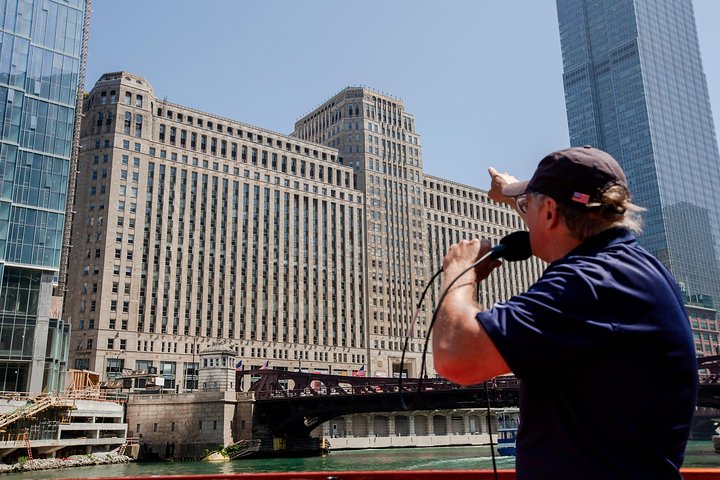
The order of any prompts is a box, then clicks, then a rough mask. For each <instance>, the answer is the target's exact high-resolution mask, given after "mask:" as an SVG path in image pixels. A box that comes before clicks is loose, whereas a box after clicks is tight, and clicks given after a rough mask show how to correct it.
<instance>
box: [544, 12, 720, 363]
mask: <svg viewBox="0 0 720 480" xmlns="http://www.w3.org/2000/svg"><path fill="white" fill-rule="evenodd" d="M557 9H558V19H559V24H560V40H561V45H562V56H563V68H564V73H563V82H564V86H565V101H566V106H567V115H568V125H569V130H570V143H571V144H572V145H584V144H591V145H593V146H597V147H599V148H601V149H603V150H607V151H608V152H610V153H611V154H612V155H613V156H614V157H615V158H616V159H617V160H618V161H619V162H620V164H621V165H622V167H623V168H624V169H625V172H626V174H627V176H628V181H629V186H630V190H631V192H632V193H633V196H634V197H633V198H634V203H636V204H638V205H640V206H642V207H645V208H647V211H646V212H645V213H644V219H645V227H644V233H643V235H642V236H641V237H640V242H641V243H642V244H643V245H644V246H645V247H646V248H647V249H648V250H649V251H650V252H652V253H653V254H654V255H655V256H657V257H658V258H659V259H660V260H661V261H662V262H663V263H664V264H665V265H666V266H667V267H668V268H669V269H670V270H671V272H672V273H673V275H674V276H675V278H676V279H677V280H678V282H679V284H680V287H681V289H682V290H683V293H684V294H685V297H686V303H687V304H688V305H689V306H692V307H699V308H701V309H704V310H703V311H707V309H711V310H715V311H717V308H718V304H719V302H720V266H719V265H718V261H719V260H720V218H719V216H718V209H717V208H716V207H715V206H716V205H718V204H719V202H720V193H718V189H717V185H718V184H720V169H719V168H718V166H719V165H720V155H719V154H718V145H717V139H716V137H715V131H714V127H713V120H712V116H711V112H710V101H709V96H708V89H707V82H706V80H705V74H704V73H703V68H702V62H701V59H700V48H699V44H698V37H697V32H696V27H695V18H694V14H693V7H692V1H691V0H557ZM691 311H692V309H691ZM705 322H706V319H705V320H703V321H701V323H705ZM710 322H712V325H709V324H707V323H705V325H706V328H703V327H702V325H693V326H694V328H696V330H695V339H696V346H697V347H698V352H707V353H717V346H718V337H717V333H713V331H715V332H716V331H717V323H716V320H711V321H710Z"/></svg>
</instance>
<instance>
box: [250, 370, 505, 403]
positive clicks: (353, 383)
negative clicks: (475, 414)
mask: <svg viewBox="0 0 720 480" xmlns="http://www.w3.org/2000/svg"><path fill="white" fill-rule="evenodd" d="M238 373H239V375H251V376H258V377H260V378H258V380H257V381H255V382H253V384H252V386H251V387H250V391H252V392H254V394H255V399H257V400H263V399H264V400H267V399H273V398H299V397H317V396H327V395H373V394H380V393H384V394H387V393H400V392H401V391H402V392H404V393H413V392H417V391H418V389H419V390H420V392H433V391H452V390H460V389H465V388H475V389H477V388H482V387H483V385H482V384H480V385H474V386H471V387H463V386H460V385H457V384H455V383H452V382H448V381H447V380H442V379H436V378H432V379H430V378H426V379H418V378H403V379H402V385H401V380H400V379H398V378H386V377H352V376H342V375H328V374H313V373H304V372H290V371H285V370H248V371H244V372H238ZM290 382H292V383H293V384H294V387H295V388H287V387H286V385H287V384H288V383H290ZM487 386H488V388H489V389H490V390H491V391H500V390H511V389H512V390H516V389H517V388H518V386H519V381H518V380H517V378H515V377H512V376H505V377H497V378H495V379H492V380H490V381H488V382H487Z"/></svg>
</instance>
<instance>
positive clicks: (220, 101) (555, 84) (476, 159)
mask: <svg viewBox="0 0 720 480" xmlns="http://www.w3.org/2000/svg"><path fill="white" fill-rule="evenodd" d="M694 5H695V17H696V19H697V24H698V35H699V37H700V48H701V53H702V56H703V62H704V69H705V73H706V75H707V80H708V86H709V90H710V99H711V102H712V104H713V105H712V107H713V114H714V117H715V128H716V131H717V129H718V127H719V126H720V55H719V54H718V51H719V50H720V33H719V32H718V28H717V21H718V20H719V19H720V0H694ZM118 70H125V71H129V72H132V73H135V74H138V75H141V76H143V77H145V78H146V79H147V80H148V81H149V82H150V84H151V85H152V86H153V87H154V89H155V94H156V95H157V96H158V97H161V98H162V97H167V99H168V100H169V101H171V102H174V103H178V104H181V105H184V106H187V107H192V108H195V109H198V110H201V111H205V112H208V113H212V114H216V115H221V116H224V117H228V118H232V119H235V120H238V121H241V122H245V123H249V124H252V125H257V126H259V127H263V128H266V129H269V130H273V131H276V132H281V133H290V132H291V131H292V130H293V125H294V122H295V120H296V119H297V118H299V117H300V116H302V115H303V114H305V113H307V112H308V111H310V110H312V109H313V108H314V107H315V106H317V105H318V104H320V103H322V102H323V101H324V100H326V99H328V98H329V97H330V96H332V95H334V94H335V93H337V92H338V91H340V90H341V89H343V88H345V87H346V86H348V85H364V86H368V87H371V88H374V89H376V90H379V91H381V92H385V93H388V94H390V95H393V96H395V97H399V98H401V99H402V100H403V101H404V102H405V108H406V110H407V111H408V112H410V113H412V114H414V115H415V124H416V128H417V130H418V133H420V134H421V135H422V138H423V155H424V157H423V159H424V170H425V171H426V172H427V173H430V174H431V175H437V176H440V177H443V178H447V179H450V180H455V181H458V182H461V183H465V184H468V185H473V186H476V187H480V188H487V186H488V181H487V174H486V170H487V167H488V166H491V165H492V166H495V167H496V168H498V169H499V170H507V171H510V172H511V173H513V174H514V175H516V176H518V177H521V178H526V177H529V175H530V174H531V173H532V171H533V170H534V168H535V166H536V165H537V162H538V161H539V160H540V158H541V157H542V156H543V155H545V154H546V153H548V152H550V151H553V150H556V149H558V148H562V147H565V146H567V145H568V143H569V138H568V131H567V119H566V115H565V102H564V97H563V88H562V62H561V54H560V38H559V33H558V25H557V15H556V11H555V0H493V1H490V0H450V1H438V0H365V1H363V2H346V1H341V0H304V1H295V0H262V1H260V0H255V1H249V0H248V1H233V0H204V1H197V0H196V1H192V0H152V1H148V0H124V1H115V0H94V1H93V15H92V19H91V33H90V47H89V54H88V70H87V89H88V90H89V89H90V88H92V85H93V84H94V83H95V82H96V81H97V79H98V78H99V77H100V75H102V74H103V73H106V72H114V71H118ZM719 167H720V166H719Z"/></svg>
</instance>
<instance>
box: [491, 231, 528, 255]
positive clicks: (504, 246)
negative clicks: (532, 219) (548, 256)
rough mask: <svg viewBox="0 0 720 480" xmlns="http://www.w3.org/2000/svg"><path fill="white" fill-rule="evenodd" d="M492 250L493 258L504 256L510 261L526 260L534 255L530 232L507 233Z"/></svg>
mask: <svg viewBox="0 0 720 480" xmlns="http://www.w3.org/2000/svg"><path fill="white" fill-rule="evenodd" d="M490 251H491V252H492V253H491V254H490V258H492V259H499V258H504V259H505V260H507V261H508V262H517V261H519V260H526V259H528V258H530V255H532V251H531V249H530V233H528V232H525V231H518V232H513V233H511V234H509V235H505V236H504V237H503V238H502V239H501V240H500V243H499V244H497V245H495V246H494V247H493V248H492V249H491V250H490Z"/></svg>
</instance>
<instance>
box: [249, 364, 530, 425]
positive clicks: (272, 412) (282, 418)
mask: <svg viewBox="0 0 720 480" xmlns="http://www.w3.org/2000/svg"><path fill="white" fill-rule="evenodd" d="M243 375H250V376H251V378H254V379H255V381H254V382H253V383H252V384H251V386H250V391H251V392H253V393H254V397H255V407H254V412H253V437H254V438H261V437H268V436H270V437H286V438H298V439H299V438H307V437H308V435H309V434H310V432H311V431H312V430H313V429H315V428H316V427H318V426H319V425H321V424H322V423H324V422H326V421H328V420H330V419H332V418H335V417H339V416H342V415H349V414H353V413H369V412H397V411H405V410H434V409H448V408H484V407H485V406H486V405H487V403H488V402H487V398H489V400H490V407H491V408H504V407H513V406H517V405H518V401H519V385H518V381H517V379H515V378H514V377H498V378H496V379H494V380H491V381H488V382H487V392H486V390H485V386H484V385H475V386H472V387H462V386H460V385H457V384H454V383H452V382H448V381H446V380H441V379H417V378H404V379H402V386H401V385H400V379H398V378H381V377H348V376H341V375H328V374H322V373H303V372H289V371H284V370H248V371H240V372H237V382H236V385H238V386H239V385H241V377H242V376H243ZM238 388H239V387H238Z"/></svg>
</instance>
